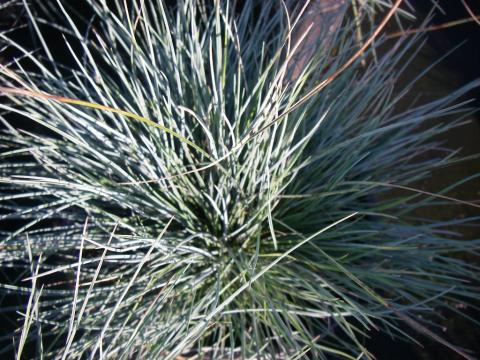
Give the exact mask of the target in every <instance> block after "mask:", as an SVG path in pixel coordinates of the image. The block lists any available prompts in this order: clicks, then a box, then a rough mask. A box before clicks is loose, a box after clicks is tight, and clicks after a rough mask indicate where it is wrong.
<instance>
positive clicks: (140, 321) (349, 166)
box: [0, 0, 479, 359]
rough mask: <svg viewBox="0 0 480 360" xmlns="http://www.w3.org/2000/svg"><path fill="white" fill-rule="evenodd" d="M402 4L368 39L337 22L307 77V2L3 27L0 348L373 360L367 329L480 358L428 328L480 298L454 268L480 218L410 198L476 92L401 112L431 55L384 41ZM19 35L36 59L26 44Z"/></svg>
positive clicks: (55, 17) (69, 353)
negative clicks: (416, 55)
mask: <svg viewBox="0 0 480 360" xmlns="http://www.w3.org/2000/svg"><path fill="white" fill-rule="evenodd" d="M400 3H401V1H396V3H395V4H393V5H392V6H391V7H386V8H383V12H378V11H379V10H381V3H380V2H378V3H375V2H373V1H371V2H369V3H368V4H367V8H365V9H363V12H364V14H365V13H366V14H367V15H368V16H367V15H365V16H367V18H368V17H369V16H371V15H372V14H373V12H377V13H376V14H377V16H376V17H375V18H376V19H380V20H379V21H378V22H377V23H375V24H376V25H375V26H374V27H373V28H372V29H371V31H370V32H366V33H364V34H363V36H364V39H362V42H361V43H360V44H359V43H358V41H357V40H356V39H357V37H356V35H355V34H357V33H358V28H357V25H358V19H356V20H355V19H352V18H345V19H344V21H343V23H342V25H341V27H338V29H335V31H334V32H333V33H332V32H330V33H328V34H327V33H324V34H323V36H325V37H326V36H328V37H329V41H328V42H324V43H320V44H319V46H315V47H314V48H313V49H314V51H311V48H310V50H309V51H307V53H308V54H310V55H309V56H308V57H307V58H303V64H304V65H303V67H302V68H301V69H300V71H298V68H296V67H295V64H296V62H297V61H299V58H300V57H301V54H302V52H304V51H305V48H306V47H307V46H312V41H311V38H310V37H309V36H308V31H311V29H312V28H311V27H308V26H307V27H302V26H301V25H302V21H303V20H302V19H304V18H305V16H306V15H305V14H306V11H307V10H308V9H307V7H306V6H305V7H304V8H301V7H298V6H297V8H295V9H293V8H292V5H291V4H285V3H283V2H281V1H253V0H252V1H249V0H247V1H244V2H242V3H241V4H240V3H237V2H235V1H221V0H218V1H200V0H198V1H195V0H183V1H178V2H174V3H172V4H169V5H167V4H165V3H164V2H163V1H161V0H154V1H142V0H138V1H125V2H123V1H117V2H111V3H108V4H107V2H105V1H101V0H89V1H85V2H82V6H84V7H88V9H90V10H89V11H91V12H92V14H94V16H93V17H92V18H91V19H90V18H88V19H82V17H81V16H80V15H79V14H76V13H75V11H74V9H70V8H68V7H67V5H68V4H67V2H66V1H52V2H35V3H33V4H32V3H31V2H28V1H23V2H21V3H20V4H18V5H17V6H19V8H21V9H23V10H22V11H23V12H24V13H25V14H26V17H27V20H25V21H24V22H23V23H20V24H19V25H18V29H11V30H7V31H4V32H2V33H1V34H0V38H1V42H2V44H3V46H5V48H7V49H13V50H14V51H15V52H16V53H17V54H18V55H17V56H16V57H15V58H14V59H13V60H11V61H10V62H8V61H3V63H2V67H1V83H2V88H1V94H2V100H1V104H0V107H1V109H2V111H3V112H2V114H1V118H0V120H1V122H2V124H3V125H2V126H3V131H2V133H1V140H0V157H1V164H0V208H1V214H0V220H1V224H3V225H2V228H3V230H2V232H1V245H0V246H1V251H0V262H1V267H2V270H3V272H4V274H10V276H8V277H5V276H4V277H5V280H4V283H3V284H2V285H1V291H2V299H3V300H5V299H7V298H8V297H12V296H14V297H15V296H16V298H17V299H21V301H20V302H17V303H16V304H14V305H9V306H6V305H2V311H3V312H4V313H8V314H9V315H8V316H9V317H10V319H13V320H14V321H16V325H17V330H16V331H15V332H13V333H12V334H11V335H9V336H8V337H7V338H4V339H3V340H2V341H4V342H3V344H6V345H5V346H4V347H3V349H4V350H3V351H5V352H8V351H10V353H13V351H14V353H15V356H16V357H17V358H19V359H20V358H24V356H27V355H28V357H34V358H39V359H41V358H44V359H47V358H52V359H83V358H85V359H98V358H102V359H107V358H108V359H130V358H144V359H184V358H192V359H253V358H255V359H282V358H292V359H299V358H312V359H337V358H345V359H369V358H371V357H372V354H371V353H370V351H369V349H367V348H365V346H364V339H365V336H368V335H369V334H371V333H372V331H373V330H375V331H382V332H386V333H389V334H391V335H392V336H395V337H400V338H407V339H410V340H411V341H414V338H409V336H416V335H421V336H422V337H423V338H424V337H425V336H428V337H431V338H433V339H434V340H437V341H439V342H440V343H442V344H443V345H446V346H447V347H450V348H451V349H452V350H453V351H456V352H457V353H459V354H461V355H463V356H464V357H465V358H467V359H469V358H470V359H471V358H472V357H471V355H469V354H468V353H467V352H466V351H464V350H462V349H459V348H457V347H455V345H453V344H450V343H448V342H447V341H446V340H444V339H442V338H441V336H439V335H437V331H436V329H435V328H434V327H433V325H432V322H435V321H437V320H438V318H435V317H434V315H435V311H436V310H438V309H440V308H446V309H451V310H453V311H455V312H458V307H459V306H458V305H459V304H465V303H467V304H468V303H469V302H471V301H473V300H474V299H475V297H476V296H477V294H478V287H475V283H474V282H473V280H474V279H475V277H476V276H478V267H476V266H475V265H474V264H472V263H468V262H466V261H465V260H462V259H463V258H459V257H458V256H456V255H457V254H459V253H475V252H476V251H477V250H478V247H479V242H478V241H475V240H472V241H459V240H458V239H454V238H453V236H452V235H451V233H450V232H449V231H447V229H448V227H447V226H448V225H449V224H457V225H462V224H466V223H468V222H469V221H473V220H474V219H458V220H456V219H452V220H451V221H450V222H435V221H429V220H426V219H420V218H416V217H415V216H416V215H415V210H417V209H418V208H422V207H425V206H436V205H440V204H445V203H455V202H462V200H456V199H453V198H451V197H449V196H448V195H447V194H446V192H447V191H448V190H450V189H451V188H453V187H454V186H456V184H452V186H451V187H450V188H449V189H445V192H442V193H441V194H432V193H428V192H421V191H419V190H416V188H415V184H417V183H418V181H419V180H422V179H427V178H428V177H429V176H430V175H431V172H432V171H433V170H435V169H437V168H439V167H444V166H447V165H449V164H451V163H453V162H455V161H459V159H458V158H457V157H456V155H457V152H456V151H454V150H448V149H445V148H444V147H442V146H441V145H440V144H439V143H438V142H437V140H435V139H436V137H437V136H438V135H439V134H442V133H445V132H448V131H449V130H451V129H452V128H454V127H456V126H459V125H460V124H461V123H462V122H463V121H464V120H465V118H466V117H467V116H468V115H469V113H468V112H466V110H465V106H464V104H461V103H460V100H459V99H460V97H461V96H462V95H464V94H465V93H466V92H467V91H468V90H469V89H471V88H472V87H473V86H476V84H472V85H470V86H467V87H466V88H463V89H460V90H458V91H457V92H454V93H452V94H450V95H448V96H447V97H444V98H440V99H438V100H436V101H435V102H432V103H427V104H422V105H419V106H418V107H415V108H411V109H408V110H403V111H402V110H399V108H398V103H399V101H400V100H401V99H402V97H403V96H405V94H407V93H408V91H409V90H410V89H411V87H412V86H413V84H410V85H408V86H406V87H405V88H401V89H399V88H398V87H397V86H396V83H397V79H398V78H399V77H400V76H402V72H403V71H404V70H405V68H407V67H408V62H409V60H411V57H412V55H411V54H412V51H414V50H415V49H416V48H418V47H419V46H420V44H421V41H420V40H419V38H418V36H413V37H408V38H400V39H399V40H398V41H396V42H394V43H388V44H386V45H388V46H387V50H386V51H385V50H384V51H383V52H378V51H377V47H378V46H380V45H382V44H384V39H385V38H384V37H383V35H382V33H383V31H384V26H385V24H386V23H387V21H390V20H392V21H393V18H394V17H397V18H398V19H400V17H401V16H402V14H403V13H404V12H405V11H404V10H405V9H404V10H400V8H399V5H400ZM402 11H403V13H402ZM379 14H383V15H381V16H384V18H383V19H384V20H381V17H379V16H380V15H379ZM403 15H405V14H403ZM25 26H28V27H29V28H30V29H31V32H32V36H33V38H34V40H35V42H34V44H36V46H35V47H34V48H25V47H24V46H23V45H22V44H21V43H20V42H18V41H16V40H15V34H16V31H19V30H21V29H22V27H25ZM300 27H302V28H303V29H305V28H306V29H307V30H306V31H299V30H298V29H299V28H300ZM47 30H48V31H50V32H52V31H58V32H61V33H62V34H63V37H57V38H55V40H52V37H47V36H45V32H46V31H47ZM60 43H61V44H62V46H63V44H65V46H66V49H67V51H66V53H62V54H59V52H58V51H56V47H57V48H58V47H59V46H60V45H59V44H60ZM322 44H323V45H325V44H327V45H325V46H321V45H322ZM299 54H300V55H299ZM66 55H67V56H66ZM59 56H61V57H62V59H65V56H66V57H67V58H70V61H69V62H68V63H65V62H63V63H62V62H61V61H59V60H58V57H59ZM4 60H5V59H4ZM362 60H364V62H362ZM294 69H296V70H295V71H294ZM452 116H453V117H455V118H456V119H457V120H452ZM426 153H428V154H432V155H431V156H420V155H422V154H426ZM474 176H475V175H474V174H472V178H473V177H474ZM468 180H470V179H465V180H464V181H468ZM399 189H401V190H402V191H399ZM392 190H395V191H392ZM463 203H466V202H465V201H463ZM467 205H469V206H474V207H477V208H478V207H479V206H478V204H474V203H467ZM464 258H465V257H464ZM11 274H15V276H13V275H11ZM3 300H2V301H3ZM429 314H430V315H429ZM13 320H12V321H13ZM402 324H404V325H405V324H406V325H407V327H408V328H410V329H411V331H409V332H408V334H409V335H407V333H405V332H404V331H405V326H404V325H402ZM472 326H473V324H472ZM12 338H13V341H12Z"/></svg>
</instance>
